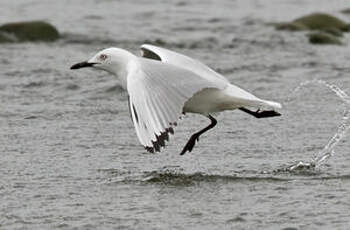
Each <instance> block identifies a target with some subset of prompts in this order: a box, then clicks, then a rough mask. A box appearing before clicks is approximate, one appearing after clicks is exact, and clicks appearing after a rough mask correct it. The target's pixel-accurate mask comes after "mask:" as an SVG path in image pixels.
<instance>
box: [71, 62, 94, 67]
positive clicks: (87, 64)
mask: <svg viewBox="0 0 350 230" xmlns="http://www.w3.org/2000/svg"><path fill="white" fill-rule="evenodd" d="M95 64H96V63H89V62H87V61H83V62H80V63H77V64H75V65H72V66H71V67H70V69H80V68H84V67H92V66H93V65H95Z"/></svg>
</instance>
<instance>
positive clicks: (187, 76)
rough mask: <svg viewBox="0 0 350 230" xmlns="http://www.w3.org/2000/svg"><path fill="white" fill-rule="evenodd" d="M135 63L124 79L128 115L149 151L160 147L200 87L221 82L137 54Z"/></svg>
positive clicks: (211, 85)
mask: <svg viewBox="0 0 350 230" xmlns="http://www.w3.org/2000/svg"><path fill="white" fill-rule="evenodd" d="M136 66H137V67H136V68H134V71H132V72H131V73H129V75H128V82H127V89H128V92H129V107H130V113H131V117H132V120H133V123H134V126H135V129H136V134H137V137H138V139H139V141H140V142H141V144H142V145H143V146H144V147H145V148H146V149H147V150H148V151H150V152H154V151H160V149H161V147H164V146H165V141H168V140H169V134H173V132H174V131H173V126H174V124H176V121H177V120H178V119H179V117H180V116H181V114H182V112H183V107H184V104H185V102H186V101H187V100H188V99H189V98H191V97H192V96H193V95H194V94H195V93H196V92H199V91H200V90H202V89H205V88H219V89H220V88H221V86H220V84H215V83H212V82H209V81H207V80H205V79H203V78H201V77H199V76H198V75H196V74H195V73H193V72H191V71H188V70H185V69H181V68H178V67H175V66H173V65H169V64H166V63H162V62H158V61H153V60H147V59H141V58H140V59H139V62H138V63H137V65H136Z"/></svg>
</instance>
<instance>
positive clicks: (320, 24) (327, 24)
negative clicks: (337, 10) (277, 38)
mask: <svg viewBox="0 0 350 230" xmlns="http://www.w3.org/2000/svg"><path fill="white" fill-rule="evenodd" d="M275 27H276V29H278V30H288V31H299V30H322V31H324V30H334V29H336V30H338V31H349V30H350V25H349V24H347V23H345V22H344V21H342V20H340V19H338V18H336V17H334V16H332V15H329V14H325V13H313V14H309V15H306V16H303V17H300V18H297V19H295V20H294V21H292V22H287V23H278V24H276V25H275Z"/></svg>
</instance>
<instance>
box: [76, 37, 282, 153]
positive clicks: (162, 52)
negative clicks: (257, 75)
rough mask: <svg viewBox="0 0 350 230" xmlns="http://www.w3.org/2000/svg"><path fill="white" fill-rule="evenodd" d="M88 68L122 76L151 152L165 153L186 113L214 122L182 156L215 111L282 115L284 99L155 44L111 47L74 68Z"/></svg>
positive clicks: (141, 138) (144, 142)
mask: <svg viewBox="0 0 350 230" xmlns="http://www.w3.org/2000/svg"><path fill="white" fill-rule="evenodd" d="M84 67H93V68H96V69H100V70H104V71H107V72H109V73H111V74H113V75H115V76H117V78H119V81H120V84H121V86H122V88H124V89H125V90H127V92H128V95H129V102H128V104H129V110H130V114H131V119H132V121H133V123H134V126H135V129H136V134H137V137H138V139H139V141H140V143H141V144H142V145H143V146H144V147H145V149H146V150H147V151H149V152H155V151H156V152H160V150H161V149H162V148H164V147H165V142H166V141H169V134H174V127H175V126H176V125H177V120H178V119H179V118H180V117H181V116H182V115H183V114H185V113H195V114H201V115H204V116H206V117H207V118H209V119H210V124H209V125H208V126H207V127H205V128H204V129H202V130H200V131H198V132H196V133H194V134H193V135H192V136H191V137H190V138H189V140H188V142H187V144H186V145H185V146H184V148H183V149H182V151H181V153H180V154H181V155H183V154H185V153H186V152H187V151H188V152H191V151H192V149H193V147H194V146H195V144H196V142H198V141H199V136H201V135H202V134H203V133H205V132H206V131H208V130H210V129H212V128H213V127H214V126H215V125H216V124H217V120H216V119H215V118H214V117H213V116H212V114H213V113H218V112H222V111H225V110H235V109H239V110H241V111H243V112H245V113H247V114H250V115H252V116H254V117H256V118H265V117H275V116H280V115H281V114H280V113H278V112H277V111H276V110H275V109H280V108H281V107H282V106H281V104H279V103H277V102H274V101H268V100H263V99H260V98H258V97H256V96H254V95H253V94H251V93H249V92H247V91H245V90H243V89H242V88H240V87H238V86H236V85H233V84H231V83H230V82H229V81H228V80H227V79H226V78H225V77H224V76H222V75H221V74H219V73H217V72H215V71H214V70H212V69H211V68H209V67H208V66H206V65H204V64H203V63H201V62H200V61H197V60H195V59H192V58H190V57H188V56H185V55H183V54H180V53H177V52H174V51H171V50H168V49H165V48H162V47H158V46H154V45H149V44H144V45H142V46H141V56H136V55H134V54H132V53H131V52H129V51H127V50H124V49H121V48H114V47H112V48H107V49H104V50H102V51H100V52H98V53H97V54H96V55H95V56H93V57H92V58H91V59H90V60H88V61H84V62H80V63H77V64H75V65H73V66H72V67H71V69H80V68H84ZM252 108H255V109H256V110H255V111H253V110H251V109H252ZM261 108H268V109H271V110H261Z"/></svg>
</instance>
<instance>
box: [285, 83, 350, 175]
mask: <svg viewBox="0 0 350 230" xmlns="http://www.w3.org/2000/svg"><path fill="white" fill-rule="evenodd" d="M309 84H321V85H323V86H325V87H327V88H328V89H330V90H331V91H333V92H334V93H335V94H336V95H337V96H338V97H339V98H340V99H341V100H342V101H343V103H344V104H345V112H344V114H343V118H342V122H341V124H340V125H339V127H338V129H337V132H336V133H335V134H334V136H333V137H332V138H331V139H330V140H329V141H328V143H327V144H326V145H325V146H324V147H323V149H322V150H321V151H320V152H318V153H317V154H316V157H315V158H314V159H313V160H312V161H311V162H303V161H299V162H297V163H295V164H293V165H290V166H288V167H287V168H286V169H285V171H295V170H303V169H311V168H316V167H318V166H320V165H321V164H322V163H323V162H325V160H326V159H328V158H329V157H330V156H332V155H334V148H335V147H336V146H337V144H338V143H339V141H340V140H341V139H343V138H344V137H345V135H346V133H347V131H348V130H349V129H350V97H349V96H348V95H347V94H346V93H345V92H344V91H343V90H342V89H340V88H339V87H338V86H336V85H333V84H330V83H328V82H326V81H323V80H318V79H315V80H310V81H304V82H302V83H301V84H300V85H299V86H298V87H297V88H295V90H294V91H293V92H292V94H291V95H295V94H296V93H297V92H298V91H299V90H301V89H302V88H303V87H305V86H307V85H309ZM290 99H291V97H289V99H288V100H287V101H290Z"/></svg>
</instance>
